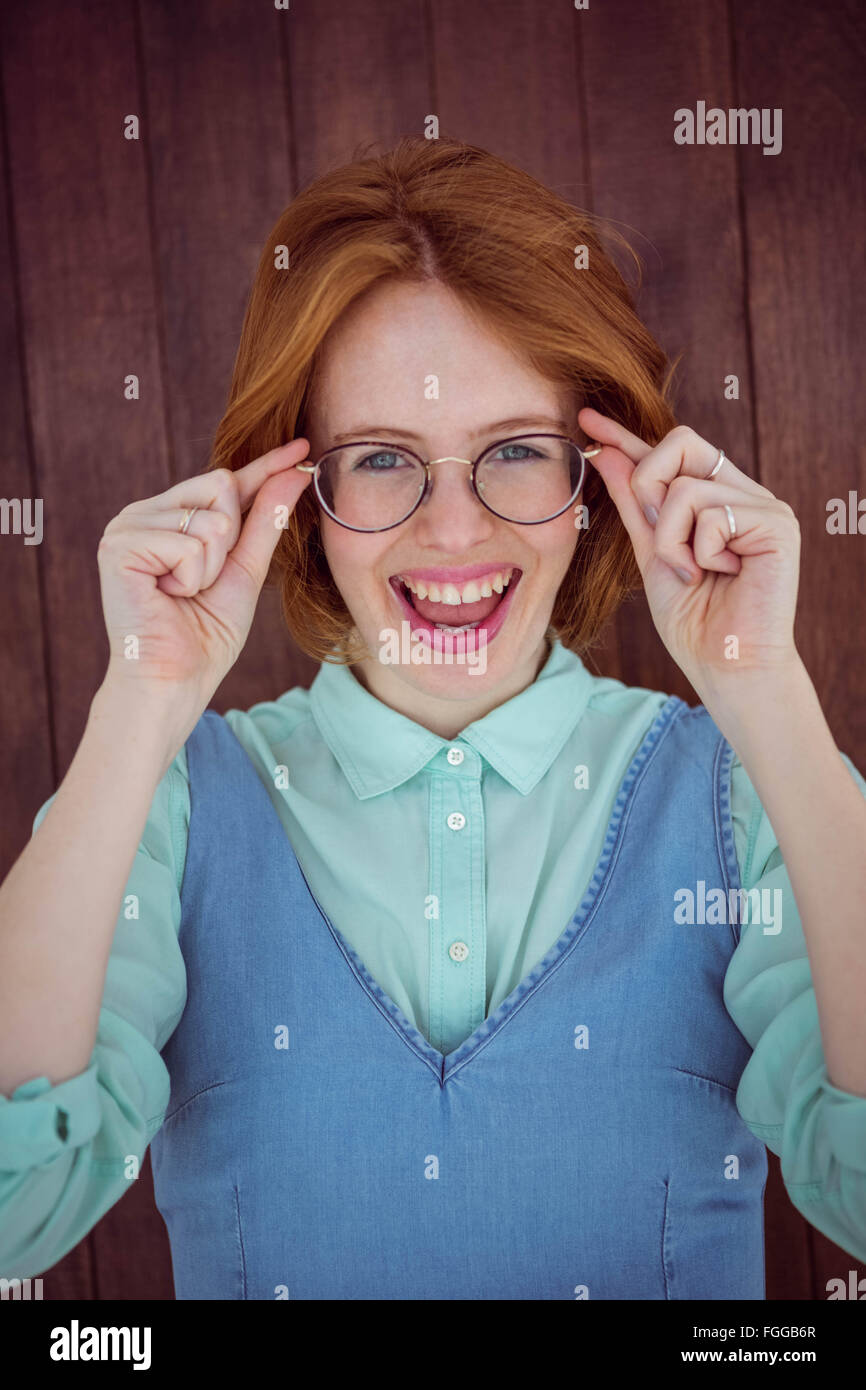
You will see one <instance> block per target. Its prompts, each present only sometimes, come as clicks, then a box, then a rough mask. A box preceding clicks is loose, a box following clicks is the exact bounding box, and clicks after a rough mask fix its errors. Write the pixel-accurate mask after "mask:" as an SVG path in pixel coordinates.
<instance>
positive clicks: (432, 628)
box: [388, 565, 523, 648]
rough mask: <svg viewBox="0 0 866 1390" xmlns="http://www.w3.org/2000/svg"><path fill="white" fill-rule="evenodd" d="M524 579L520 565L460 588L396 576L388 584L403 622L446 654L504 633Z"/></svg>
mask: <svg viewBox="0 0 866 1390" xmlns="http://www.w3.org/2000/svg"><path fill="white" fill-rule="evenodd" d="M522 574H523V571H522V570H521V569H520V568H519V567H518V566H517V565H509V566H503V567H502V568H501V569H499V570H491V571H490V572H489V574H486V575H484V576H483V577H482V578H480V579H478V580H469V581H465V582H463V583H461V584H449V583H438V584H437V583H431V582H429V581H426V582H425V581H423V580H417V579H407V578H406V577H405V576H403V575H401V574H392V575H391V578H390V579H389V581H388V582H389V583H390V585H391V588H392V589H393V590H394V593H395V594H396V596H397V601H398V604H399V606H400V609H401V612H402V614H403V616H404V618H406V619H408V621H409V622H410V623H411V625H412V630H413V632H417V633H418V635H419V637H420V639H421V640H422V641H424V640H426V641H429V642H430V644H431V645H432V646H434V647H437V648H442V647H445V646H446V645H447V644H448V643H450V644H451V645H454V644H455V643H454V639H456V638H459V642H460V644H461V645H462V644H472V643H474V644H475V645H476V646H477V645H480V644H481V643H486V642H490V641H492V639H493V638H494V637H495V636H496V633H497V632H498V631H499V629H500V628H501V627H502V624H503V623H504V621H505V619H506V617H507V616H508V611H509V609H510V607H511V604H512V602H513V599H514V592H515V590H516V589H517V587H518V584H519V583H520V578H521V576H522ZM461 634H463V635H462V636H461ZM470 634H473V635H472V636H471V637H470Z"/></svg>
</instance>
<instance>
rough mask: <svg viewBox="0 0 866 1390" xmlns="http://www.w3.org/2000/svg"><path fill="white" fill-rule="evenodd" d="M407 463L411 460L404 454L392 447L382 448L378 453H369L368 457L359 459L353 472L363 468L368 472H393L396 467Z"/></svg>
mask: <svg viewBox="0 0 866 1390" xmlns="http://www.w3.org/2000/svg"><path fill="white" fill-rule="evenodd" d="M383 460H386V462H383ZM407 463H409V460H408V459H406V458H404V457H403V455H402V454H398V453H395V452H393V451H392V450H390V449H387V450H386V449H380V450H379V452H378V453H375V454H368V455H367V457H366V458H363V459H359V460H358V462H357V463H356V464H355V467H354V469H353V472H358V471H359V470H363V471H364V472H366V473H393V472H394V470H395V468H399V467H400V465H401V464H407Z"/></svg>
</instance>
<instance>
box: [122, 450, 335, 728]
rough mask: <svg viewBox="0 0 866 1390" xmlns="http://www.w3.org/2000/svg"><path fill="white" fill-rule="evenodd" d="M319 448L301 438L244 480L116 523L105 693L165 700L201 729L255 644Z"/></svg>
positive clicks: (183, 495)
mask: <svg viewBox="0 0 866 1390" xmlns="http://www.w3.org/2000/svg"><path fill="white" fill-rule="evenodd" d="M309 447H310V446H309V443H308V442H307V440H306V439H303V438H298V439H293V440H292V441H291V443H289V444H284V445H281V446H280V447H279V448H276V449H272V450H271V451H270V452H269V453H267V454H263V455H262V456H261V458H257V459H254V460H253V461H252V463H248V464H246V465H245V466H244V467H243V468H239V469H238V470H237V472H234V473H233V472H232V471H231V470H230V469H227V468H220V469H215V470H213V471H212V472H208V473H201V474H199V475H197V476H196V477H193V478H188V479H186V480H185V481H183V482H180V483H177V484H176V486H175V487H171V488H169V489H168V491H167V492H162V493H160V494H159V495H158V496H156V497H147V498H144V499H143V500H142V501H140V502H132V503H130V505H129V506H128V507H124V509H123V511H121V512H119V513H118V515H117V516H116V517H114V518H113V519H112V520H111V521H110V522H109V523H108V525H107V526H106V528H105V531H104V533H103V536H102V539H101V541H100V542H99V548H98V551H97V564H98V566H99V578H100V585H101V590H102V610H103V614H104V617H105V626H106V629H107V631H108V640H109V644H110V658H109V664H108V670H107V672H106V677H105V681H104V682H103V686H106V685H108V686H110V687H111V688H113V689H118V688H120V689H122V690H124V691H126V692H131V691H132V690H135V691H137V692H145V694H146V695H148V696H150V695H153V694H154V693H157V695H158V697H159V699H160V701H161V702H163V701H168V703H169V704H170V705H174V704H175V703H177V706H178V710H179V712H181V711H182V712H183V713H185V714H187V715H189V710H190V706H192V707H194V711H195V718H196V719H197V718H198V715H199V714H200V713H201V710H203V709H204V708H206V706H207V704H208V702H209V700H210V698H211V696H212V695H213V692H214V691H215V690H216V688H217V686H218V685H219V684H220V682H221V680H222V679H223V677H224V676H225V675H226V673H227V672H228V671H229V670H230V669H231V667H232V666H233V665H234V663H235V661H236V660H237V658H238V656H239V655H240V652H241V650H242V648H243V645H244V643H245V641H246V639H247V635H248V633H249V630H250V627H251V625H252V620H253V614H254V613H255V608H256V603H257V602H258V597H259V594H260V593H261V589H262V585H263V584H264V581H265V579H266V577H267V573H268V568H269V565H270V561H271V557H272V555H273V552H274V550H275V548H276V544H277V541H278V540H279V538H280V534H281V530H282V527H281V525H280V524H279V521H282V520H283V518H284V516H285V515H287V514H288V513H290V512H291V511H293V509H294V507H295V504H296V502H297V500H298V498H299V497H300V495H301V493H302V492H303V490H304V488H305V487H306V486H307V484H308V483H309V482H310V481H311V477H312V475H311V474H310V473H298V472H296V471H295V468H294V465H295V464H297V463H300V462H302V461H303V460H304V458H306V456H307V454H308V453H309ZM192 507H197V508H198V511H196V513H195V515H194V516H193V517H192V520H191V521H190V523H189V527H188V529H187V531H186V533H181V531H180V530H179V527H180V524H181V522H182V520H183V516H184V511H185V510H186V509H187V508H192ZM278 507H283V508H285V509H286V511H285V513H283V515H282V516H280V518H279V521H278V516H277V511H276V509H277V508H278ZM247 511H248V515H247V516H246V519H245V520H242V517H243V513H244V512H247ZM184 723H185V724H186V723H188V718H187V719H185V720H184Z"/></svg>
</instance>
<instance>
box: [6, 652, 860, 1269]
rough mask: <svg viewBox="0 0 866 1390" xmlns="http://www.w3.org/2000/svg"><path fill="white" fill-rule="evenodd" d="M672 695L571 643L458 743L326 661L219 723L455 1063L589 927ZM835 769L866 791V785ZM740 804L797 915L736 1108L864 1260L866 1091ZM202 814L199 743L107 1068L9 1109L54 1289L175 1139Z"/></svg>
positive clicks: (32, 1230)
mask: <svg viewBox="0 0 866 1390" xmlns="http://www.w3.org/2000/svg"><path fill="white" fill-rule="evenodd" d="M666 698H667V696H666V695H665V694H664V693H661V692H658V691H652V690H645V689H642V688H640V687H628V686H625V685H623V684H622V683H621V682H620V681H617V680H613V679H609V678H603V677H598V676H593V675H592V674H591V673H590V672H589V671H588V670H587V669H586V667H585V666H584V665H583V663H582V662H581V661H580V659H579V658H578V657H576V656H575V655H573V654H572V653H571V652H569V651H568V650H567V649H566V648H565V647H563V646H562V645H561V644H560V643H559V642H554V644H553V646H552V649H551V652H550V655H549V657H548V659H547V661H546V663H545V665H544V666H543V668H542V670H541V672H540V673H539V675H538V677H537V678H536V680H535V681H534V682H533V684H532V685H531V686H529V687H528V688H527V689H526V690H523V691H521V692H520V694H518V695H516V696H514V697H513V698H512V699H510V700H508V701H507V702H506V703H505V704H503V705H500V706H499V707H498V708H497V709H494V710H492V711H491V712H490V713H489V714H487V715H485V716H484V718H482V719H479V720H477V721H476V722H475V723H473V724H470V725H469V726H467V727H466V728H465V729H464V730H463V731H462V732H461V733H460V734H459V735H458V736H457V737H456V738H454V739H451V740H447V739H443V738H440V737H438V736H437V735H436V734H434V733H431V732H430V731H429V730H428V729H425V728H423V727H422V726H421V725H419V724H416V723H414V722H413V721H412V720H411V719H408V718H406V717H405V716H404V715H402V714H398V713H397V712H396V711H395V710H392V709H391V708H389V707H388V706H387V705H385V704H383V703H382V702H381V701H379V700H378V699H376V698H375V697H374V696H373V695H371V694H370V693H369V692H368V691H367V690H365V689H364V687H363V686H362V685H361V684H360V683H359V681H358V680H357V678H356V677H355V676H354V675H353V673H352V671H351V669H350V668H348V667H345V666H338V665H334V664H331V663H323V665H322V666H321V667H320V669H319V672H318V674H317V675H316V678H315V680H314V681H313V684H312V686H311V688H310V689H309V690H305V689H302V688H297V689H293V690H289V691H287V692H286V693H285V694H283V695H281V696H280V697H279V698H278V699H276V700H269V701H265V702H262V703H260V704H256V705H253V706H252V707H251V708H250V709H249V710H246V711H244V710H229V711H228V713H227V714H226V716H225V717H226V720H227V721H228V723H229V724H230V726H231V728H232V729H233V731H234V732H235V734H236V735H237V737H238V739H239V740H240V742H241V743H242V745H243V746H244V748H245V749H246V751H247V753H248V754H249V756H250V758H251V759H252V762H253V763H254V765H255V767H256V770H257V771H258V774H259V776H260V777H261V780H262V782H263V784H264V785H265V787H266V788H267V791H268V794H269V795H270V797H271V800H272V802H273V805H274V807H275V809H276V811H277V814H278V815H279V817H280V819H281V821H282V823H283V825H284V826H285V830H286V834H287V835H288V836H289V839H290V841H291V843H292V846H293V848H294V850H295V853H296V855H297V857H298V861H299V863H300V865H301V868H302V870H303V872H304V874H305V875H306V878H307V881H308V883H309V885H310V887H311V889H312V891H313V893H314V895H315V897H316V898H317V899H318V901H319V903H320V904H321V907H322V909H323V911H324V912H325V913H326V914H327V916H328V917H329V918H330V919H331V921H332V922H333V923H334V925H335V926H336V927H338V928H339V930H340V931H341V932H342V933H343V935H344V936H345V937H346V938H347V939H348V941H349V942H350V943H351V945H352V946H353V947H354V948H355V950H356V951H357V952H358V954H359V955H360V957H361V959H362V960H363V961H364V963H365V964H366V966H367V968H368V969H369V971H370V972H371V974H372V975H373V977H374V978H375V979H376V980H377V981H378V982H379V984H380V985H381V987H382V988H383V989H384V990H385V992H386V993H387V994H389V995H390V996H391V998H392V999H393V1000H394V1001H395V1002H396V1003H397V1004H398V1005H399V1007H400V1008H401V1009H402V1011H403V1013H404V1014H405V1015H406V1017H407V1018H408V1019H409V1020H410V1021H411V1022H412V1023H414V1024H415V1026H416V1027H417V1028H418V1029H419V1030H420V1031H421V1032H422V1033H423V1034H424V1035H425V1036H426V1037H427V1038H428V1040H429V1041H430V1042H431V1043H432V1045H433V1046H434V1047H436V1048H438V1049H439V1050H440V1051H442V1052H446V1053H447V1052H449V1051H452V1050H453V1049H454V1048H455V1047H457V1046H458V1044H459V1043H460V1042H461V1041H462V1040H463V1039H465V1038H466V1037H468V1036H469V1034H470V1033H472V1032H473V1031H474V1029H475V1028H476V1027H477V1026H478V1025H479V1024H480V1023H481V1022H482V1020H483V1019H484V1018H485V1017H486V1016H487V1015H488V1014H489V1013H491V1012H492V1011H493V1010H494V1009H496V1008H497V1007H498V1005H499V1004H500V1003H501V1002H502V1000H503V999H505V998H506V996H507V995H508V994H509V993H510V992H511V991H512V990H513V989H514V988H515V986H516V985H517V984H519V982H520V981H521V979H522V978H523V977H524V976H525V975H526V974H527V973H528V972H529V971H530V970H531V969H532V967H533V966H534V965H535V964H536V963H537V962H538V961H539V960H540V959H541V958H542V957H543V956H544V955H545V954H546V952H547V950H548V949H549V948H550V946H551V945H552V944H553V943H554V941H556V939H557V938H558V937H559V936H560V935H561V933H562V931H563V930H564V929H565V926H566V925H567V923H568V921H569V920H570V919H571V917H572V916H573V915H574V913H575V911H576V910H577V908H578V906H579V904H580V902H581V900H582V898H583V896H584V892H585V890H586V888H587V886H588V884H589V881H590V879H591V876H592V872H593V869H594V867H595V864H596V862H597V860H598V858H599V856H600V854H601V849H602V843H603V840H604V835H605V831H606V828H607V825H608V822H609V820H610V816H611V814H612V811H613V805H614V801H615V799H616V794H617V791H618V789H619V786H620V783H621V782H622V780H623V778H624V776H625V773H626V770H627V768H628V765H629V763H630V761H631V759H632V757H633V755H634V753H635V752H636V751H637V749H638V747H639V745H640V743H641V742H642V740H643V738H644V735H645V734H646V732H647V730H648V729H649V726H650V725H651V723H652V721H653V719H654V718H655V716H656V714H657V712H658V710H659V708H660V706H661V705H662V704H663V703H664V701H665V699H666ZM840 757H842V758H843V759H844V761H845V763H846V765H847V766H848V768H849V770H850V772H851V775H852V776H853V777H854V778H855V780H856V782H857V784H858V786H859V787H860V790H861V791H862V793H863V794H864V795H866V781H864V779H863V777H861V775H860V774H859V772H858V771H857V769H856V768H854V766H853V764H852V763H851V761H850V759H849V758H847V757H845V755H844V754H841V753H840ZM731 795H732V812H733V825H734V834H735V841H736V851H737V857H738V861H739V866H740V875H741V881H742V886H743V888H745V889H750V888H756V887H757V888H760V889H770V890H773V889H779V890H781V894H782V899H781V902H782V921H783V923H784V927H783V930H781V931H779V932H778V933H767V932H765V931H764V930H763V927H762V925H760V924H758V923H755V924H754V925H751V926H750V925H745V926H743V927H742V929H741V940H740V943H739V945H738V946H737V948H736V949H735V951H734V953H733V956H732V958H731V961H730V964H729V967H728V971H727V974H726V978H725V986H724V1000H725V1004H726V1007H727V1009H728V1012H729V1013H730V1015H731V1017H732V1018H733V1020H734V1022H735V1023H736V1024H737V1026H738V1028H739V1029H740V1030H741V1032H742V1033H743V1034H744V1036H745V1038H746V1040H747V1041H748V1043H749V1044H750V1046H751V1048H752V1049H753V1051H752V1055H751V1057H750V1059H749V1062H748V1064H747V1066H746V1068H745V1071H744V1072H743V1075H742V1079H741V1081H740V1084H739V1088H738V1091H737V1105H738V1109H739V1111H740V1114H741V1116H742V1118H743V1120H744V1121H745V1123H746V1124H747V1125H748V1126H749V1128H750V1129H751V1130H752V1131H753V1133H754V1134H755V1135H756V1136H757V1137H758V1138H759V1139H761V1140H762V1141H763V1142H764V1143H765V1144H767V1145H768V1147H769V1148H771V1149H772V1150H773V1151H774V1152H775V1153H776V1154H778V1155H779V1156H780V1158H781V1165H782V1173H783V1176H784V1179H785V1183H786V1186H787V1190H788V1193H789V1195H790V1197H791V1200H792V1202H793V1203H794V1205H795V1206H796V1207H797V1208H798V1209H799V1210H800V1211H801V1212H802V1213H803V1215H804V1216H805V1217H806V1218H807V1219H808V1220H809V1221H810V1222H811V1223H812V1224H813V1225H815V1226H816V1227H817V1228H818V1229H819V1230H821V1231H823V1232H824V1233H825V1234H826V1235H828V1236H829V1237H830V1238H831V1239H832V1240H834V1241H836V1242H837V1243H838V1244H839V1245H841V1246H842V1247H843V1248H844V1249H845V1250H847V1251H849V1252H851V1253H852V1254H854V1255H855V1256H857V1257H858V1258H859V1259H861V1260H863V1259H866V1097H860V1096H856V1095H852V1094H850V1093H848V1092H846V1091H843V1090H840V1089H839V1088H838V1087H836V1086H834V1085H833V1084H832V1083H831V1082H830V1080H829V1079H828V1076H827V1070H826V1066H825V1062H824V1055H823V1051H822V1045H821V1034H820V1028H819V1023H818V1014H817V1007H816V1002H815V994H814V990H813V988H812V983H811V976H810V970H809V960H808V955H807V951H806V945H805V940H804V937H803V932H802V927H801V924H800V918H799V914H798V911H797V905H796V902H795V899H794V896H793V891H792V888H791V885H790V882H789V879H788V875H787V872H786V870H785V866H784V863H783V861H782V857H781V854H780V852H779V847H778V844H777V841H776V838H775V835H774V833H773V829H772V826H771V825H770V823H769V820H768V819H767V816H766V814H765V813H764V811H763V808H762V807H761V804H760V802H759V801H758V798H757V795H756V793H755V790H754V788H753V787H752V785H751V782H750V781H749V778H748V777H747V775H746V772H745V769H744V768H743V766H742V765H741V763H740V762H739V760H738V759H736V758H735V759H734V763H733V767H732V773H731ZM52 800H53V797H51V798H49V799H48V801H46V802H45V803H44V805H43V806H42V807H40V809H39V811H38V813H37V815H36V818H35V820H34V824H33V829H34V831H35V830H36V829H37V828H38V826H39V824H40V822H41V820H42V818H43V817H44V815H45V812H46V811H47V809H48V806H49V805H50V804H51V801H52ZM188 818H189V789H188V782H187V771H186V758H185V753H184V750H183V749H181V750H180V752H179V753H178V754H177V756H176V758H175V759H174V762H173V763H172V765H171V767H170V768H169V770H168V772H167V773H166V774H165V776H164V777H163V779H162V781H161V782H160V784H159V786H158V788H157V790H156V793H155V795H154V798H153V802H152V805H151V809H150V814H149V817H148V820H147V824H146V827H145V831H144V834H143V836H142V840H141V844H140V846H139V849H138V852H137V854H136V858H135V862H134V865H133V868H132V871H131V873H130V876H129V880H128V883H127V885H126V890H125V896H124V901H123V905H122V907H121V911H120V913H119V915H118V921H117V927H116V931H115V937H114V942H113V947H112V952H111V957H110V960H109V965H108V971H107V976H106V985H105V992H104V996H103V1007H102V1010H101V1014H100V1024H99V1033H98V1037H97V1041H96V1046H95V1048H94V1052H93V1056H92V1059H91V1062H90V1065H89V1067H88V1068H87V1070H86V1071H84V1072H82V1073H81V1074H80V1075H78V1076H76V1077H73V1078H71V1079H69V1080H67V1081H64V1082H61V1083H60V1084H59V1085H56V1086H52V1085H51V1084H50V1081H49V1079H48V1078H46V1077H38V1078H35V1079H33V1080H31V1081H28V1082H25V1083H23V1084H22V1085H21V1086H19V1087H18V1088H17V1089H16V1090H15V1092H14V1093H13V1095H12V1096H11V1098H10V1097H6V1096H0V1273H2V1274H4V1275H7V1276H8V1275H13V1274H14V1275H18V1276H19V1277H22V1278H23V1277H27V1276H29V1275H32V1274H36V1273H40V1272H42V1271H43V1270H45V1269H46V1268H48V1267H50V1266H51V1265H52V1264H54V1263H55V1262H56V1261H57V1260H58V1259H60V1258H61V1256H62V1255H64V1254H65V1253H66V1252H67V1251H68V1250H69V1249H71V1248H72V1247H73V1246H74V1245H75V1244H77V1242H78V1241H79V1240H80V1239H81V1238H82V1236H84V1235H85V1234H86V1232H87V1231H88V1230H89V1229H90V1228H91V1227H92V1226H93V1225H94V1224H95V1223H96V1221H97V1220H98V1219H99V1218H100V1216H101V1215H102V1214H103V1213H104V1212H105V1211H106V1210H108V1208H109V1207H110V1206H111V1205H112V1204H113V1203H114V1202H115V1201H117V1200H118V1198H119V1197H120V1196H121V1195H122V1194H123V1191H124V1190H125V1186H126V1183H127V1182H128V1181H130V1180H131V1179H132V1178H134V1177H135V1176H136V1175H137V1171H138V1161H139V1160H140V1159H141V1157H142V1156H143V1153H144V1150H145V1148H146V1146H147V1144H148V1142H149V1141H150V1139H151V1138H152V1136H153V1134H154V1133H155V1132H156V1130H157V1129H158V1128H159V1126H160V1124H161V1123H162V1119H163V1116H164V1114H165V1109H166V1106H167V1103H168V1097H169V1078H168V1074H167V1070H166V1067H165V1064H164V1062H163V1061H162V1058H161V1056H160V1050H161V1048H162V1047H163V1046H164V1044H165V1043H166V1041H167V1039H168V1038H169V1037H170V1035H171V1033H172V1032H173V1030H174V1028H175V1027H176V1025H177V1023H178V1021H179V1019H180V1016H181V1014H182V1012H183V1007H184V1002H185V998H186V972H185V967H184V960H183V956H182V954H181V951H180V947H179V944H178V937H177V933H178V927H179V924H180V918H181V901H180V888H181V883H182V880H183V870H184V856H185V851H186V840H187V827H188ZM765 901H768V902H778V897H777V896H774V895H773V894H772V892H771V893H770V896H769V897H768V898H767V899H766V900H765ZM827 910H828V912H830V911H832V894H828V900H827ZM288 925H289V926H290V924H288ZM226 968H227V969H230V968H231V962H230V961H227V962H226ZM121 1156H122V1158H121Z"/></svg>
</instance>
